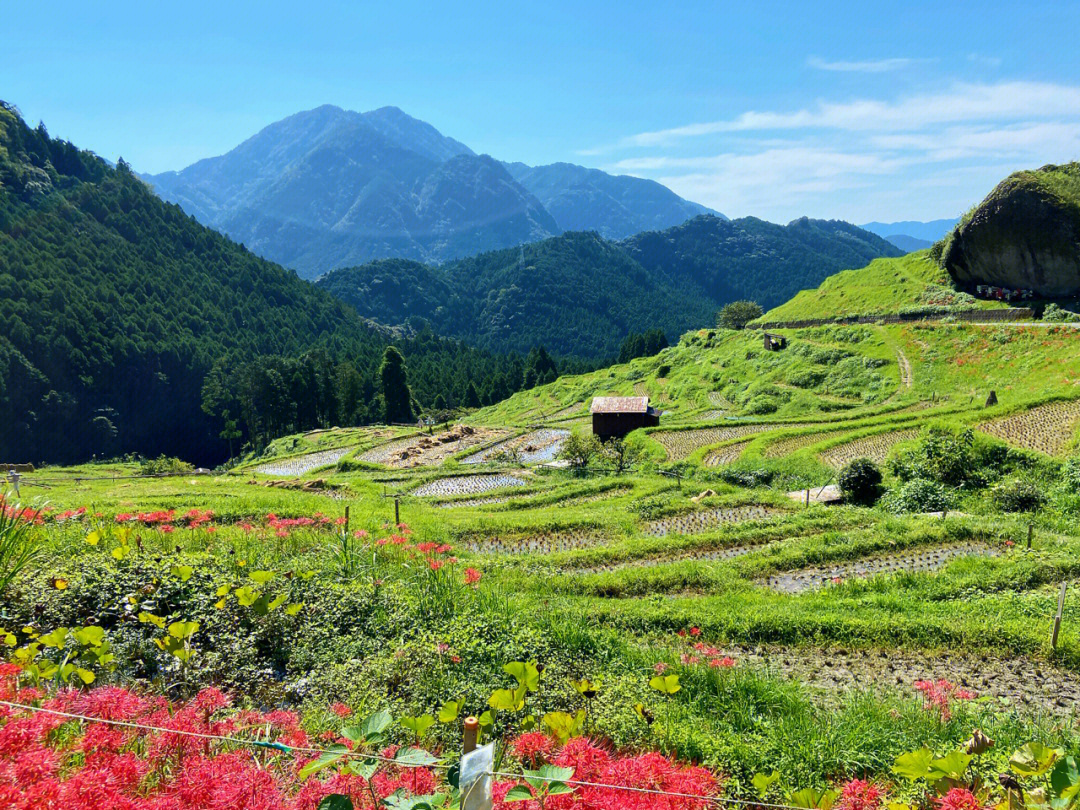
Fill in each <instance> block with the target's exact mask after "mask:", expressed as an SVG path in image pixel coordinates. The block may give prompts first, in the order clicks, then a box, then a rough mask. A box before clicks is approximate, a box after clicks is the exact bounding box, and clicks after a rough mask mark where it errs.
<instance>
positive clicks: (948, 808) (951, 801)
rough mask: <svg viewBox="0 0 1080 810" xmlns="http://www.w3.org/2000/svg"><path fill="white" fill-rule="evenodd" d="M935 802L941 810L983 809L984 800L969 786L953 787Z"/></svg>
mask: <svg viewBox="0 0 1080 810" xmlns="http://www.w3.org/2000/svg"><path fill="white" fill-rule="evenodd" d="M934 803H935V804H936V805H937V806H938V808H939V810H983V805H982V802H980V801H979V799H978V797H976V796H975V794H974V793H972V792H971V791H970V790H968V789H967V788H958V787H957V788H953V789H952V790H950V791H949V792H948V793H946V794H945V795H944V796H942V797H941V798H940V799H934Z"/></svg>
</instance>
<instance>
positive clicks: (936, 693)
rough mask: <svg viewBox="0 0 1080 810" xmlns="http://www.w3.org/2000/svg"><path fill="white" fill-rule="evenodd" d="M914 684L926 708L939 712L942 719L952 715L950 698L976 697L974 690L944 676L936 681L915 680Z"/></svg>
mask: <svg viewBox="0 0 1080 810" xmlns="http://www.w3.org/2000/svg"><path fill="white" fill-rule="evenodd" d="M914 686H915V689H916V690H917V691H919V692H922V694H923V698H924V699H925V703H924V707H925V708H926V710H927V711H938V712H940V713H941V719H942V721H945V720H948V719H949V718H951V717H952V709H951V708H950V706H949V701H950V700H973V699H975V697H977V695H976V694H975V693H974V692H972V691H970V690H967V689H961V688H959V687H958V686H957V685H956V684H954V683H952V682H951V681H948V680H946V679H944V678H940V679H938V680H936V681H915V684H914Z"/></svg>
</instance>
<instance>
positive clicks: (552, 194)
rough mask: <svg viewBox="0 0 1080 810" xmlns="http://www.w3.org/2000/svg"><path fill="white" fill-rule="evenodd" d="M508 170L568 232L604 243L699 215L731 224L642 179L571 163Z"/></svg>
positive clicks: (516, 166) (512, 165)
mask: <svg viewBox="0 0 1080 810" xmlns="http://www.w3.org/2000/svg"><path fill="white" fill-rule="evenodd" d="M503 165H505V166H506V169H507V171H509V172H510V174H512V175H513V176H514V179H515V180H517V181H518V182H519V183H521V184H522V185H523V186H525V188H527V189H528V190H529V191H530V192H531V193H532V194H533V195H535V196H536V198H537V199H538V200H540V202H541V203H543V205H544V207H545V208H546V209H547V210H548V212H549V213H550V214H551V215H552V216H553V217H555V221H556V222H558V223H559V227H560V228H561V229H562V230H564V231H596V232H597V233H599V234H600V235H601V236H602V237H604V238H605V239H624V238H626V237H627V236H631V235H632V234H635V233H640V232H641V231H658V230H663V229H664V228H670V227H671V226H673V225H678V224H680V223H682V222H685V221H686V220H688V219H691V218H693V217H696V216H698V215H699V214H713V215H714V216H719V217H720V218H721V219H726V217H724V215H723V214H718V213H717V212H716V211H712V210H710V209H708V208H706V207H705V206H703V205H698V204H697V203H693V202H690V201H689V200H684V199H683V198H682V197H680V196H679V195H678V194H676V193H675V192H673V191H672V190H671V189H669V188H667V187H666V186H662V185H660V184H659V183H657V182H655V181H653V180H646V179H644V178H641V177H628V176H625V175H610V174H608V173H606V172H602V171H600V170H599V169H586V168H585V167H584V166H575V165H574V164H572V163H552V164H551V165H549V166H526V165H525V164H524V163H505V164H503Z"/></svg>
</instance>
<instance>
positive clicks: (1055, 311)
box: [1042, 304, 1077, 323]
mask: <svg viewBox="0 0 1080 810" xmlns="http://www.w3.org/2000/svg"><path fill="white" fill-rule="evenodd" d="M1042 319H1043V320H1044V321H1053V322H1055V323H1067V322H1072V321H1075V320H1077V317H1076V313H1075V312H1069V310H1067V309H1062V308H1061V307H1059V306H1058V305H1057V304H1047V306H1046V309H1044V310H1043V314H1042Z"/></svg>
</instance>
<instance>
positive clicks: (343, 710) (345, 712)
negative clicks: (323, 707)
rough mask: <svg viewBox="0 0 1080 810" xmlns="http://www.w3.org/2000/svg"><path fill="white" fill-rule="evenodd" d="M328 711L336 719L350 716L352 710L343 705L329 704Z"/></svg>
mask: <svg viewBox="0 0 1080 810" xmlns="http://www.w3.org/2000/svg"><path fill="white" fill-rule="evenodd" d="M330 711H332V712H333V713H334V714H336V715H337V716H338V717H348V716H349V715H351V714H352V709H350V708H349V707H348V706H346V705H345V704H344V703H331V704H330Z"/></svg>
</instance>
